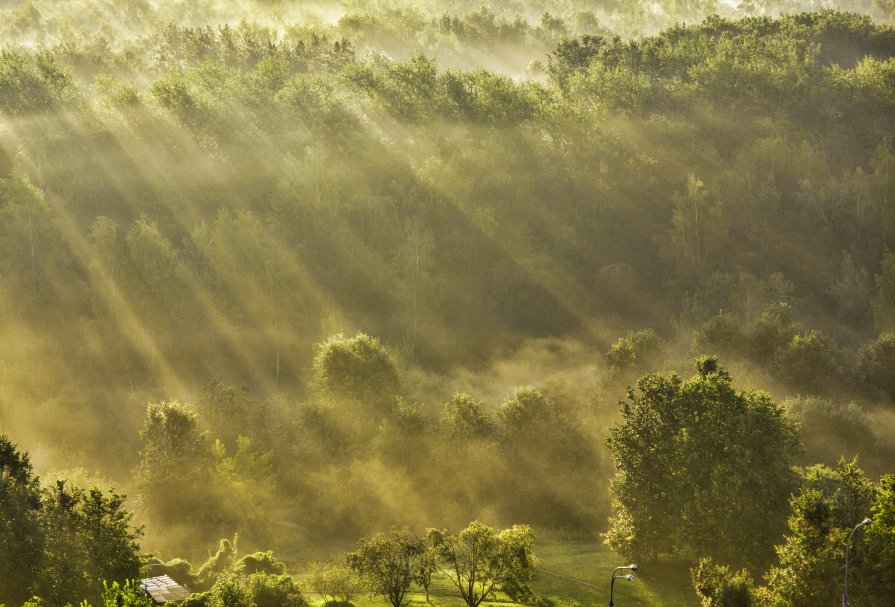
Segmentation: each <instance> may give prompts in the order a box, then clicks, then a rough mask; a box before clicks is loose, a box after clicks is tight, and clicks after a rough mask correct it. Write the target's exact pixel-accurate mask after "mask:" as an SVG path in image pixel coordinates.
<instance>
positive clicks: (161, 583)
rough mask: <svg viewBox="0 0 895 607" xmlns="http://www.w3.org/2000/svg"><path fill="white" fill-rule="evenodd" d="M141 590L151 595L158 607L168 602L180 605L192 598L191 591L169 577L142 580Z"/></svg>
mask: <svg viewBox="0 0 895 607" xmlns="http://www.w3.org/2000/svg"><path fill="white" fill-rule="evenodd" d="M140 588H141V589H142V590H143V592H145V593H146V594H148V595H149V597H150V598H151V599H152V602H153V603H155V604H156V605H164V604H165V603H167V602H169V601H170V602H174V603H179V602H181V601H184V600H186V598H187V597H189V596H190V591H189V589H187V588H185V587H183V586H181V585H180V584H178V583H177V582H175V581H174V580H173V579H171V577H169V576H167V575H160V576H157V577H151V578H145V579H142V580H140Z"/></svg>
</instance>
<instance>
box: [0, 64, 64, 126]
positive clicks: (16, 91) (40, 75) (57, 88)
mask: <svg viewBox="0 0 895 607" xmlns="http://www.w3.org/2000/svg"><path fill="white" fill-rule="evenodd" d="M71 86H72V78H71V75H70V74H69V73H67V72H66V70H64V69H63V68H62V67H61V66H59V65H58V64H57V58H56V57H55V56H54V54H53V53H51V52H49V51H41V52H39V53H36V54H34V55H32V56H29V55H26V54H24V53H20V52H16V51H10V50H5V49H4V50H2V51H0V91H2V92H0V112H3V113H5V114H9V115H16V114H28V113H31V112H41V111H47V110H53V109H55V108H56V107H57V105H58V104H59V103H61V102H62V101H64V100H65V96H66V94H67V92H68V90H69V89H70V87H71Z"/></svg>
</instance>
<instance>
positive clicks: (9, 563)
mask: <svg viewBox="0 0 895 607" xmlns="http://www.w3.org/2000/svg"><path fill="white" fill-rule="evenodd" d="M0 497H2V498H3V499H2V501H0V522H2V526H0V540H2V542H0V550H4V551H6V552H0V556H2V557H4V560H3V563H2V565H0V576H2V577H0V581H2V582H3V586H0V589H2V591H0V600H3V601H4V602H5V601H7V600H9V602H10V603H11V604H15V603H13V601H16V602H18V601H20V600H24V598H27V597H28V596H31V595H32V594H33V595H37V596H39V597H41V598H42V599H45V600H46V601H47V602H48V603H49V604H51V605H64V604H66V603H75V602H77V601H80V600H81V599H83V598H85V597H86V598H88V599H90V600H95V599H97V598H99V597H100V586H101V584H102V582H103V580H111V581H116V582H117V581H120V582H122V583H123V582H126V581H127V580H131V579H134V578H136V577H137V576H138V575H139V572H140V559H139V552H140V545H139V540H140V537H141V536H142V533H143V532H142V529H141V528H135V527H133V526H132V524H131V521H132V519H133V515H132V514H131V513H130V512H128V511H127V510H124V508H123V506H124V500H125V497H124V496H123V495H120V494H118V493H115V492H114V491H112V490H109V491H108V492H107V493H106V492H103V491H101V490H100V489H97V488H96V487H93V488H92V489H90V490H89V491H84V490H83V489H80V488H78V487H72V486H70V485H68V484H67V483H66V481H64V480H59V481H57V482H56V483H55V484H54V485H51V486H49V487H45V488H41V487H40V485H39V482H38V479H37V477H35V476H34V475H33V473H32V469H31V463H30V460H29V457H28V455H27V454H26V453H23V452H19V451H18V450H17V448H16V446H15V445H14V444H12V443H11V442H10V441H9V439H8V438H7V437H6V436H3V435H0Z"/></svg>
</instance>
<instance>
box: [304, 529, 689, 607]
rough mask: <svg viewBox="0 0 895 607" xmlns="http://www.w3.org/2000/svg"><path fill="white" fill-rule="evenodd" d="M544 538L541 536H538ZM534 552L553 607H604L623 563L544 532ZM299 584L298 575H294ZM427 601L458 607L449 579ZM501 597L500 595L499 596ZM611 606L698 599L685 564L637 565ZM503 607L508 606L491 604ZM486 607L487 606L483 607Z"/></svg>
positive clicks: (602, 550)
mask: <svg viewBox="0 0 895 607" xmlns="http://www.w3.org/2000/svg"><path fill="white" fill-rule="evenodd" d="M542 535H543V536H544V537H541V536H542ZM535 554H536V555H537V557H538V558H539V559H540V561H541V563H540V567H539V570H538V573H537V574H536V575H535V578H534V580H533V582H532V590H533V591H534V592H535V594H536V595H537V596H539V597H541V598H542V599H545V600H546V601H547V602H549V603H553V604H555V605H557V607H570V606H572V605H575V604H579V605H581V606H583V607H591V606H599V605H608V603H609V579H610V576H611V574H612V570H613V569H614V568H615V567H617V566H619V565H624V564H625V560H624V559H623V558H622V557H620V556H618V555H617V554H616V553H615V552H613V551H611V550H609V549H608V548H606V547H605V546H603V545H602V544H601V543H599V542H598V541H596V540H593V541H583V540H569V539H561V538H552V537H550V534H547V533H545V534H539V533H537V532H536V533H535ZM295 578H296V580H297V581H299V583H301V582H302V581H303V578H304V575H303V574H302V573H298V574H296V575H295ZM302 587H303V588H305V590H306V594H307V595H308V598H309V599H310V601H311V603H312V605H322V604H323V601H322V599H320V597H319V596H317V595H316V594H314V593H313V592H310V589H309V588H308V587H307V585H306V584H302ZM430 590H431V595H432V596H431V598H432V604H433V605H434V607H463V605H464V603H463V601H462V600H460V599H459V598H458V597H456V596H455V592H454V589H453V587H452V586H451V584H450V581H449V580H448V579H447V578H445V577H443V576H439V577H436V578H435V579H433V582H432V587H431V589H430ZM499 598H505V597H499ZM409 599H410V601H411V605H412V606H413V607H420V606H423V605H425V604H426V601H425V596H424V595H423V594H422V593H413V594H411V595H409ZM353 602H354V603H355V604H356V605H357V606H358V607H384V606H386V605H388V602H387V601H385V600H384V599H383V598H382V597H379V596H367V595H364V596H360V597H357V598H356V599H354V600H353ZM614 602H615V605H616V606H617V607H691V606H692V607H698V605H699V600H698V599H697V598H696V595H695V594H694V592H693V586H692V584H691V583H690V574H689V571H688V569H687V567H686V566H683V565H676V564H663V565H661V566H657V565H653V566H642V567H640V568H639V569H638V570H637V573H636V579H635V580H634V581H633V582H627V581H625V580H618V581H616V583H615V595H614ZM493 604H495V605H499V607H508V606H509V605H511V603H510V602H509V601H508V600H507V601H506V602H502V601H499V602H497V603H493ZM486 605H487V604H486Z"/></svg>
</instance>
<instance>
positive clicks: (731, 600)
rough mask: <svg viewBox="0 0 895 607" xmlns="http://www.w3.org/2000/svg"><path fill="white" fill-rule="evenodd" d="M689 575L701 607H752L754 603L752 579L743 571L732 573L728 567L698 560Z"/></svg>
mask: <svg viewBox="0 0 895 607" xmlns="http://www.w3.org/2000/svg"><path fill="white" fill-rule="evenodd" d="M690 575H691V576H692V579H693V588H694V589H695V590H696V595H697V596H698V597H699V598H700V600H701V601H702V607H752V605H753V604H754V603H755V593H754V590H753V588H752V585H753V583H752V578H751V577H750V576H749V573H748V572H747V571H746V570H745V569H743V570H741V571H739V572H737V573H733V572H732V571H730V569H729V568H728V567H726V566H724V565H716V564H715V563H714V561H712V559H706V558H704V559H699V563H698V564H697V565H696V567H694V568H692V569H691V570H690Z"/></svg>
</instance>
